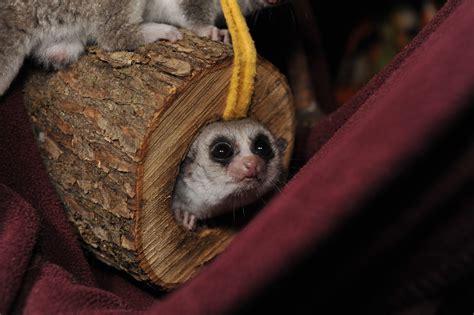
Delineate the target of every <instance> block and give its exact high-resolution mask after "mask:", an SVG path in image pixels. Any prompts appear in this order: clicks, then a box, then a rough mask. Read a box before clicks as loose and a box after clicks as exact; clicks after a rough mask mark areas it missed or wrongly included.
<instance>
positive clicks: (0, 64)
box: [0, 32, 30, 96]
mask: <svg viewBox="0 0 474 315" xmlns="http://www.w3.org/2000/svg"><path fill="white" fill-rule="evenodd" d="M29 41H30V40H29V36H28V35H27V34H26V33H24V32H15V34H11V33H6V32H1V33H0V96H2V95H3V94H4V93H5V91H6V90H7V89H8V87H9V86H10V84H11V83H12V81H13V79H15V77H16V75H17V74H18V72H19V70H20V68H21V66H22V65H23V61H24V60H25V58H26V56H27V55H28V52H29V51H28V46H29Z"/></svg>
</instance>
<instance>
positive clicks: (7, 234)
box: [0, 0, 474, 314]
mask: <svg viewBox="0 0 474 315" xmlns="http://www.w3.org/2000/svg"><path fill="white" fill-rule="evenodd" d="M472 29H474V3H473V2H472V1H471V0H465V1H450V2H448V4H447V5H446V6H445V7H444V8H443V10H442V11H441V12H440V14H439V15H438V16H437V18H436V19H435V21H434V22H433V23H432V24H430V25H429V26H428V27H427V28H426V29H425V30H424V31H423V32H422V33H421V34H420V35H419V36H418V37H417V39H415V41H414V42H413V43H412V44H411V45H410V46H409V47H407V48H406V49H405V50H404V51H403V52H402V53H401V54H400V55H399V56H398V57H397V58H396V59H395V60H394V61H393V63H392V64H391V65H390V66H389V67H387V68H386V69H385V70H384V71H383V72H382V73H381V74H380V75H379V76H378V77H377V78H375V79H374V80H372V82H370V83H369V84H368V86H367V87H366V88H364V90H363V91H361V93H359V94H358V96H356V97H355V98H354V100H353V101H352V102H350V103H349V104H347V105H345V106H344V107H342V108H341V109H340V110H338V111H337V112H335V113H334V114H333V115H331V116H329V117H328V118H327V119H326V120H325V121H324V122H323V123H322V124H321V125H320V126H318V127H317V128H316V129H315V130H314V131H313V134H312V137H311V139H310V142H309V144H308V153H309V155H311V154H314V155H313V156H312V157H311V159H310V160H309V161H308V163H307V164H306V165H305V166H304V167H303V168H302V169H301V170H300V171H299V172H298V173H297V174H296V175H295V176H294V177H293V178H292V180H291V181H290V182H289V183H288V185H287V186H286V187H285V189H284V190H283V191H282V193H281V194H279V195H278V196H277V197H276V198H275V199H274V200H273V201H272V202H271V204H269V205H268V206H267V207H266V208H265V209H263V210H262V211H261V213H260V214H259V215H258V216H257V217H256V218H255V219H254V220H252V221H251V222H250V224H249V225H248V226H247V227H245V229H244V230H243V231H242V232H241V233H240V234H239V235H238V236H237V238H236V239H235V241H234V242H233V243H232V244H231V245H230V246H229V248H228V249H227V250H226V251H225V252H224V253H223V254H222V255H220V256H219V257H218V258H217V259H216V260H215V261H213V262H212V263H211V264H210V265H209V266H208V267H207V268H206V269H205V270H204V271H203V272H201V273H200V274H199V275H198V276H197V277H196V278H195V279H193V280H192V281H190V282H188V283H187V284H185V285H184V286H182V287H181V288H179V289H177V290H176V291H174V292H172V293H171V294H168V295H165V294H161V293H159V292H154V291H152V290H150V289H148V288H146V287H144V286H141V285H139V284H137V283H135V282H133V281H131V280H130V279H128V277H126V276H124V275H123V274H121V273H119V272H116V271H114V270H111V269H110V268H108V267H106V266H104V265H102V264H100V263H97V262H95V260H93V259H90V258H87V257H86V255H85V254H84V252H83V251H82V249H81V248H80V245H79V242H78V241H77V240H76V239H75V236H74V233H73V229H72V228H71V226H70V225H69V223H68V222H67V220H66V216H65V214H64V210H63V208H62V206H61V204H60V202H59V199H58V196H57V195H56V193H55V191H54V190H53V188H52V186H51V184H50V183H49V181H48V177H47V174H46V171H45V169H44V167H43V165H42V163H41V159H40V156H39V152H38V150H37V148H36V146H35V143H34V140H33V137H32V133H31V130H30V125H29V122H28V118H27V115H26V113H25V110H24V108H23V106H22V94H21V86H22V82H21V81H18V82H16V85H15V86H14V87H13V88H12V89H11V92H10V93H9V94H8V95H7V96H5V97H4V98H3V99H2V100H1V104H0V131H1V132H0V283H1V285H0V313H1V314H7V313H10V312H11V313H20V312H24V313H40V314H42V313H58V312H63V313H71V312H84V313H92V312H95V313H103V312H107V313H115V312H118V313H128V312H143V311H144V312H147V313H157V314H229V313H239V314H243V313H245V314H248V313H261V312H264V311H265V312H269V311H272V312H277V311H288V312H290V311H291V312H292V313H297V312H301V313H303V312H306V313H312V314H318V313H322V314H327V313H349V312H350V313H355V314H359V313H362V312H363V313H364V314H388V313H396V312H398V313H400V314H434V313H435V312H438V313H441V314H443V313H444V314H455V313H453V311H454V312H458V311H459V312H460V311H462V310H464V307H466V310H469V313H472V311H473V308H469V307H470V305H468V303H469V302H470V301H473V299H472V297H474V285H473V281H472V280H474V232H473V228H472V227H473V226H474V212H473V211H472V210H473V209H474V200H473V197H472V187H474V186H472V184H473V177H474V176H473V173H474V170H473V168H474V148H473V141H474V139H473V136H474V135H473V134H474V130H473V128H472V121H474V120H473V119H474V106H473V105H474V103H473V100H474V99H473V95H472V94H469V93H470V91H471V92H472V91H473V88H474V85H473V83H474V64H473V63H472V61H473V57H474V41H472V40H471V38H472Z"/></svg>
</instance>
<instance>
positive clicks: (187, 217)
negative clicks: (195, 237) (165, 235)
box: [174, 209, 197, 231]
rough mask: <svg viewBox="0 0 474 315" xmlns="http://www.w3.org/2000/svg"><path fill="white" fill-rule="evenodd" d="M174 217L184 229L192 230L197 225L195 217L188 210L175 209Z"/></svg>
mask: <svg viewBox="0 0 474 315" xmlns="http://www.w3.org/2000/svg"><path fill="white" fill-rule="evenodd" d="M174 217H175V219H176V221H178V222H179V223H181V224H182V225H183V226H184V227H185V228H186V229H188V230H190V231H193V230H194V229H195V228H196V226H197V218H196V216H195V215H194V214H192V213H191V212H189V211H185V210H180V209H175V210H174Z"/></svg>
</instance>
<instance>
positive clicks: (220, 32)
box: [192, 25, 230, 45]
mask: <svg viewBox="0 0 474 315" xmlns="http://www.w3.org/2000/svg"><path fill="white" fill-rule="evenodd" d="M192 30H193V31H194V32H195V33H196V34H197V35H198V36H201V37H207V38H210V39H212V40H215V41H218V42H223V43H225V44H228V45H230V34H229V31H228V30H227V29H219V28H217V27H215V26H214V25H206V26H199V27H194V28H192Z"/></svg>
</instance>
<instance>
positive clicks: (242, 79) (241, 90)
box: [221, 0, 257, 120]
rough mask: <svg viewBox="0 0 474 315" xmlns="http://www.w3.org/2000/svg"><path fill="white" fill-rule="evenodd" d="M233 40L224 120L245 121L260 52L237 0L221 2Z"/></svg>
mask: <svg viewBox="0 0 474 315" xmlns="http://www.w3.org/2000/svg"><path fill="white" fill-rule="evenodd" d="M221 6H222V11H223V12H224V17H225V19H226V22H227V27H228V28H229V32H230V35H231V37H232V45H233V48H234V65H233V68H232V78H231V81H230V88H229V94H228V96H227V104H226V107H225V110H224V114H223V119H224V120H233V119H239V118H244V117H246V116H247V112H248V109H249V106H250V101H251V99H252V94H253V90H254V82H255V75H256V74H257V51H256V49H255V45H254V43H253V40H252V37H251V36H250V32H249V29H248V27H247V24H246V22H245V18H244V17H243V15H242V12H241V11H240V7H239V4H238V3H237V0H221Z"/></svg>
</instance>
